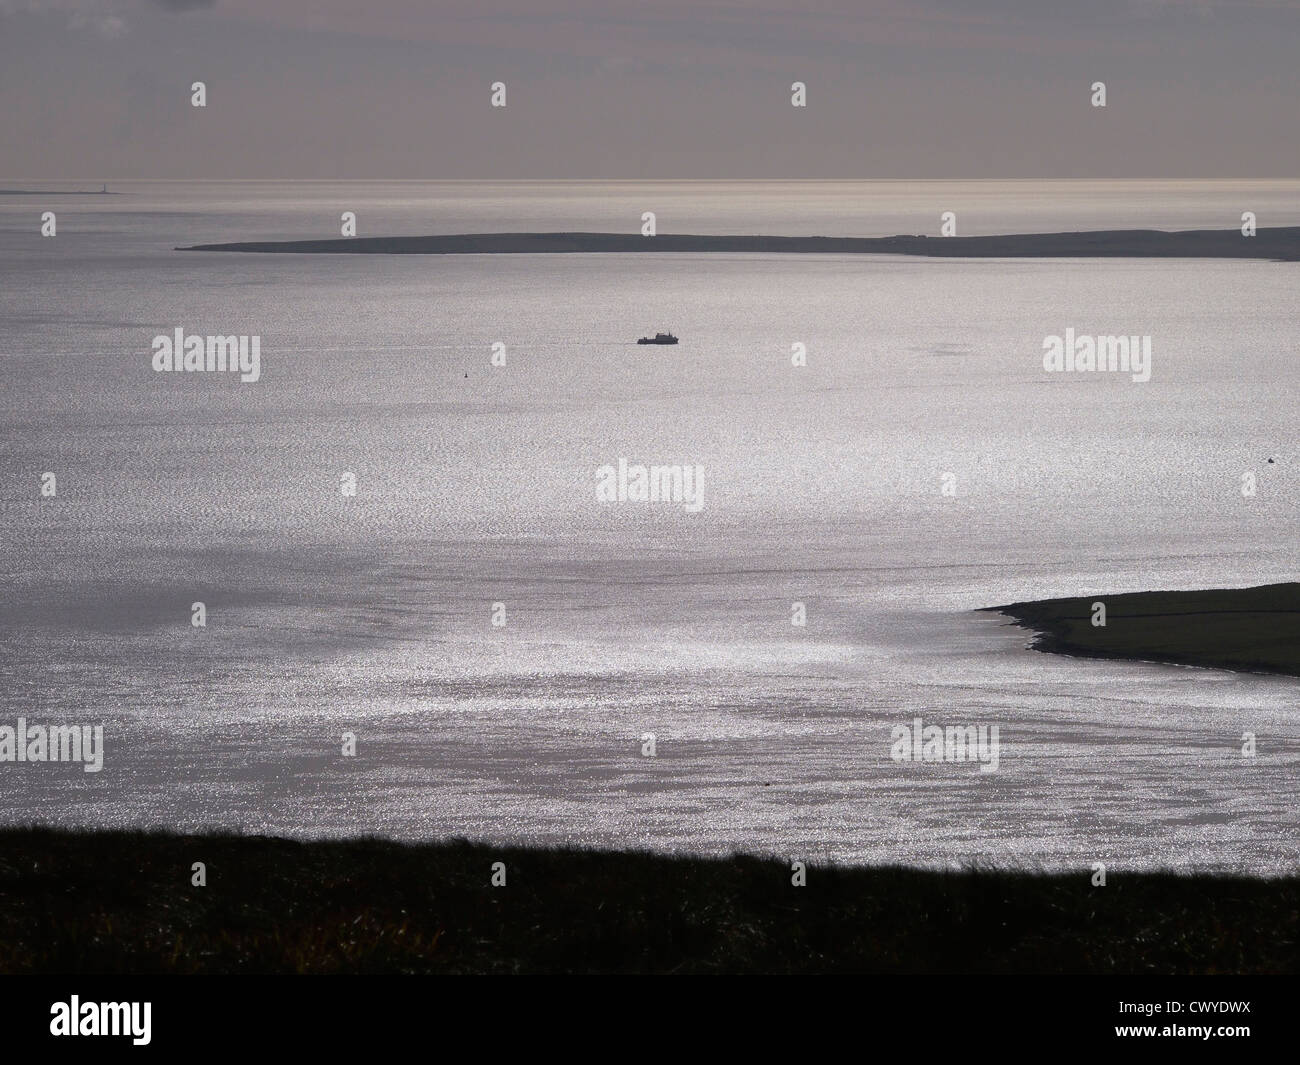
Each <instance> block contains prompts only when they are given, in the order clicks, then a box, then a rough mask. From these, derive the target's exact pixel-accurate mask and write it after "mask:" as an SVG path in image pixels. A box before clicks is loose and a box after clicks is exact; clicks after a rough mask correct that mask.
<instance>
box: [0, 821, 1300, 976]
mask: <svg viewBox="0 0 1300 1065" xmlns="http://www.w3.org/2000/svg"><path fill="white" fill-rule="evenodd" d="M196 862H202V863H203V864H204V866H205V875H206V883H205V884H204V885H201V886H199V885H195V884H194V883H193V879H194V874H193V867H194V863H196ZM496 863H503V864H504V874H503V875H504V876H505V883H504V884H498V885H496V886H494V885H493V883H492V879H493V875H494V871H497V872H500V871H499V870H494V865H496ZM1093 875H1094V874H1093V872H1092V871H1091V869H1088V868H1081V869H1079V870H1078V871H1076V872H1064V873H1042V872H1034V871H1016V870H1005V869H998V868H987V867H979V866H975V867H972V868H970V869H967V870H964V871H961V872H935V871H929V870H923V869H914V868H907V867H903V866H868V867H855V866H836V865H828V864H823V863H820V862H816V861H809V862H808V863H807V867H806V878H807V885H806V886H804V887H799V886H795V885H794V884H793V883H792V871H791V861H790V860H789V859H788V858H779V859H778V858H764V857H756V856H750V855H734V856H732V857H730V858H703V857H687V856H671V855H654V854H649V853H645V852H638V851H594V850H583V849H578V848H565V849H557V848H541V847H520V846H493V845H491V844H487V843H470V842H467V841H465V840H456V839H453V840H443V841H438V842H431V843H419V844H407V843H398V842H393V841H387V840H382V839H375V838H353V839H343V840H317V841H312V842H297V841H292V840H286V839H278V838H275V837H270V836H241V835H232V834H229V833H222V832H211V833H205V834H187V835H178V834H172V833H169V832H158V831H155V832H139V831H121V830H113V831H102V832H101V831H74V830H61V829H49V828H5V829H0V973H4V974H15V973H62V974H74V973H92V972H93V973H98V974H105V975H107V974H122V973H156V974H170V973H283V972H290V973H294V972H296V973H444V974H452V973H835V972H841V973H849V972H854V973H865V972H874V973H913V974H914V973H940V972H947V973H1061V972H1081V973H1082V972H1088V973H1139V972H1140V973H1167V974H1175V973H1223V972H1256V973H1278V972H1295V971H1300V956H1298V955H1297V953H1296V949H1295V936H1296V928H1297V920H1300V918H1298V917H1297V915H1300V877H1297V876H1285V877H1269V878H1264V877H1252V876H1247V875H1240V874H1209V873H1177V872H1172V871H1167V872H1159V871H1157V872H1128V871H1125V870H1122V869H1119V868H1116V869H1112V870H1111V871H1110V886H1107V887H1105V888H1098V887H1095V886H1094V884H1093ZM105 885H108V886H109V887H108V889H106V887H105Z"/></svg>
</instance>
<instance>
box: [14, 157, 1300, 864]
mask: <svg viewBox="0 0 1300 1065" xmlns="http://www.w3.org/2000/svg"><path fill="white" fill-rule="evenodd" d="M13 184H14V183H13V182H2V181H0V186H4V187H12V186H13ZM63 187H73V188H75V187H77V185H76V184H75V183H72V184H70V185H66V186H63ZM114 187H115V188H118V189H120V190H121V191H122V193H123V195H121V196H116V197H40V196H23V197H10V196H3V197H0V375H3V378H2V379H3V385H4V386H3V391H2V393H0V439H2V441H3V447H2V449H0V508H2V520H3V539H2V541H0V574H2V576H3V591H0V651H2V654H3V657H2V659H0V724H3V723H8V724H13V723H14V719H16V718H17V717H18V716H19V715H24V716H26V717H27V719H28V720H29V721H31V722H33V723H52V722H76V723H88V724H90V723H101V722H102V723H103V724H104V726H105V733H106V745H107V755H106V760H105V768H104V771H103V772H101V773H99V774H86V773H83V772H82V771H81V769H80V767H78V766H69V765H31V764H28V765H15V764H0V821H3V822H5V823H25V822H31V821H41V822H49V823H60V824H91V825H104V826H118V825H140V824H144V825H167V826H171V827H178V828H185V829H190V828H199V827H208V826H240V827H243V828H245V829H247V830H249V831H259V832H272V833H277V834H289V835H303V836H310V835H335V834H351V833H357V832H377V833H382V834H386V835H393V836H400V837H407V838H418V837H435V836H447V835H465V836H471V837H477V838H484V839H489V840H502V841H504V840H512V841H532V842H547V843H561V842H564V843H582V844H590V845H600V846H615V845H630V846H640V847H651V848H656V849H688V850H694V851H704V852H726V851H730V850H733V849H743V850H749V851H758V852H772V853H776V854H780V855H783V856H786V857H790V858H795V857H798V858H805V859H810V860H817V859H823V858H835V859H839V860H843V861H905V862H912V863H953V862H963V861H968V860H985V861H990V862H996V863H1000V864H1018V865H1044V866H1061V865H1080V864H1085V863H1089V862H1092V861H1106V862H1107V863H1108V864H1109V865H1110V866H1111V867H1112V868H1120V869H1122V868H1132V867H1149V866H1175V867H1180V868H1181V867H1188V866H1194V867H1198V868H1214V869H1247V870H1252V871H1258V872H1264V871H1280V870H1284V869H1285V870H1293V869H1294V867H1295V864H1296V860H1297V855H1298V852H1300V844H1298V832H1297V819H1296V814H1295V806H1294V797H1295V781H1296V774H1297V769H1298V768H1300V738H1297V733H1296V728H1295V720H1296V718H1295V715H1296V697H1297V683H1296V682H1295V681H1292V680H1285V679H1277V678H1264V677H1253V676H1244V675H1234V674H1229V673H1221V672H1215V671H1208V670H1194V669H1182V668H1174V667H1162V666H1154V665H1143V664H1120V663H1106V662H1087V661H1079V660H1071V659H1064V658H1057V657H1054V656H1046V655H1040V654H1035V653H1033V652H1029V651H1027V650H1025V649H1024V648H1025V642H1026V636H1025V634H1024V633H1023V632H1021V631H1020V630H1016V629H1012V628H1009V627H1007V626H1005V625H1004V624H1003V620H1002V619H1001V618H999V617H996V616H992V615H984V614H976V613H973V611H974V610H975V608H978V607H982V606H988V605H993V604H997V603H1003V602H1009V601H1013V600H1020V599H1028V598H1037V597H1043V596H1056V595H1083V594H1094V593H1103V592H1114V591H1129V590H1135V589H1141V588H1148V587H1170V588H1175V587H1188V588H1194V587H1208V586H1229V585H1243V584H1252V583H1263V582H1268V581H1277V580H1289V579H1294V577H1295V560H1296V550H1295V515H1296V500H1297V498H1298V490H1300V477H1298V476H1297V473H1296V470H1297V464H1300V453H1298V452H1297V449H1296V436H1297V434H1296V429H1295V426H1296V409H1297V395H1298V392H1297V385H1298V384H1300V361H1297V353H1296V348H1297V340H1296V338H1297V335H1298V326H1300V321H1298V320H1297V319H1298V317H1300V316H1298V314H1297V310H1296V301H1295V293H1296V290H1297V282H1298V281H1300V265H1297V264H1274V263H1266V262H1221V261H1220V262H1215V261H1197V260H1187V261H1150V262H1143V261H1129V260H1115V261H1103V260H1090V261H1071V260H1055V261H1041V262H1032V261H1001V260H992V261H990V260H983V261H975V260H970V261H966V260H941V261H934V262H930V261H924V260H917V259H891V258H888V257H835V256H801V257H788V258H782V257H779V256H757V255H754V256H750V255H710V256H680V257H674V256H669V255H647V256H637V257H618V256H585V255H575V256H517V257H493V256H465V257H437V256H430V257H423V256H407V257H392V258H388V257H381V256H373V257H372V256H355V257H352V256H347V257H338V258H335V257H324V256H274V257H271V256H238V255H203V254H197V253H191V254H182V253H178V252H173V251H172V250H171V249H172V248H173V247H174V246H175V245H177V244H186V243H193V242H198V241H219V240H235V239H277V238H290V237H312V236H327V235H334V234H337V231H338V229H337V219H338V216H339V214H340V212H341V211H343V210H354V211H356V212H357V213H358V216H359V227H360V232H361V233H362V234H363V235H375V234H379V233H418V232H427V233H435V232H464V231H475V230H486V229H497V230H523V229H533V230H546V229H589V230H608V229H620V230H635V229H636V228H638V227H639V219H640V214H641V212H642V211H644V210H654V211H656V213H657V214H658V219H659V228H660V231H661V232H669V231H678V232H682V231H685V232H769V233H790V234H797V233H828V234H841V233H842V234H861V235H879V234H887V233H894V232H935V231H937V226H938V214H939V212H940V211H943V210H955V211H957V212H958V217H959V227H960V231H961V232H963V233H995V232H1013V231H1021V232H1025V231H1049V230H1055V229H1070V228H1090V229H1102V228H1121V227H1129V226H1145V227H1154V228H1222V227H1228V226H1235V225H1237V224H1239V222H1238V220H1239V218H1240V214H1241V212H1242V211H1243V210H1254V211H1256V212H1257V213H1258V215H1259V217H1260V224H1261V225H1271V224H1288V225H1295V224H1300V195H1297V194H1298V193H1300V183H1297V182H1290V183H1281V182H1273V183H1248V184H1229V183H1213V182H1197V183H1104V182H1078V183H1074V182H1059V183H1047V184H1043V183H1016V182H1007V183H971V184H962V183H942V182H926V183H919V184H914V185H907V184H904V183H898V182H880V183H861V184H850V183H816V184H812V185H807V186H801V185H797V184H760V185H724V184H713V183H705V184H683V185H676V186H640V185H631V184H619V185H574V184H569V185H565V184H555V185H545V186H527V185H497V186H493V185H481V184H480V185H417V184H394V185H364V184H360V185H307V186H289V185H256V184H247V185H245V184H220V185H215V184H214V185H201V184H164V183H138V184H124V185H121V186H114ZM44 210H54V211H56V212H57V214H58V227H59V230H58V236H57V237H56V238H54V239H43V238H41V237H40V236H39V232H38V230H39V215H40V213H41V211H44ZM178 326H179V327H184V328H185V329H186V330H187V331H188V332H190V333H204V334H206V333H222V334H231V333H244V334H259V335H260V336H261V337H262V379H261V381H259V382H258V383H256V384H240V383H238V381H237V380H232V379H229V378H227V377H219V376H217V375H207V374H177V375H166V374H155V373H154V372H153V370H152V369H151V366H150V358H151V353H150V343H151V340H152V338H153V337H154V335H155V334H159V333H167V334H170V333H171V332H172V331H173V330H174V329H175V328H176V327H178ZM1067 327H1073V328H1075V329H1076V330H1077V331H1078V332H1080V333H1112V332H1113V333H1126V334H1127V333H1132V334H1149V335H1151V336H1152V338H1153V348H1154V368H1153V374H1152V380H1151V381H1150V382H1149V383H1147V384H1134V383H1132V382H1130V381H1129V380H1128V378H1127V377H1121V376H1119V375H1046V374H1044V373H1043V371H1042V365H1041V358H1042V342H1043V338H1044V336H1046V335H1048V334H1061V333H1063V332H1064V330H1065V329H1066V328H1067ZM665 328H671V329H672V330H673V331H675V332H676V333H677V334H678V335H679V336H681V337H682V343H681V344H680V345H679V346H677V347H675V348H663V349H653V348H652V349H647V348H643V347H642V348H639V347H638V346H637V345H636V344H635V343H634V341H635V338H636V337H637V336H639V335H641V334H643V333H645V332H647V331H654V330H655V329H665ZM494 341H501V342H503V343H504V344H506V346H507V365H506V366H505V367H497V368H494V367H492V366H491V365H490V362H489V359H490V355H491V345H492V343H493V342H494ZM795 342H799V343H803V344H805V345H806V346H807V352H808V365H807V366H806V367H801V368H796V367H792V366H791V364H790V350H791V344H792V343H795ZM1269 456H1274V457H1276V458H1277V462H1276V463H1275V464H1273V465H1266V459H1267V457H1269ZM620 457H625V458H627V459H628V460H629V461H630V462H645V463H683V464H699V465H702V466H704V467H705V471H706V473H705V507H704V509H703V510H702V511H701V512H700V513H698V514H690V513H686V512H685V511H684V510H683V508H681V507H680V506H670V505H659V506H646V505H637V504H632V503H627V504H621V505H604V504H601V503H600V502H599V501H598V500H597V498H596V493H595V483H596V479H595V470H596V469H597V467H599V466H602V465H604V464H606V463H611V464H617V462H618V460H619V458H620ZM47 470H48V471H54V472H56V474H57V476H58V496H57V498H55V499H46V500H42V499H41V498H40V491H39V490H40V477H41V474H42V473H43V472H44V471H47ZM1247 470H1254V471H1256V472H1257V473H1258V476H1259V490H1258V495H1257V496H1256V497H1255V498H1253V499H1244V498H1243V497H1242V495H1241V492H1240V490H1239V485H1240V477H1241V474H1242V473H1243V472H1244V471H1247ZM345 471H346V472H352V473H354V474H355V475H356V478H357V485H358V488H357V495H356V497H355V498H344V497H343V496H342V495H341V493H340V490H339V486H340V477H341V475H342V473H344V472H345ZM945 473H952V474H953V475H954V476H955V484H956V488H957V495H956V498H949V497H945V496H944V495H942V494H941V492H940V486H941V479H942V476H943V474H945ZM196 600H202V601H204V602H205V603H206V604H207V609H208V612H209V616H208V627H207V628H206V629H205V630H203V629H195V628H192V627H191V626H190V624H189V620H190V604H191V603H192V602H194V601H196ZM795 601H800V602H804V603H806V605H807V611H808V624H807V626H806V627H805V628H796V627H793V626H792V625H791V624H790V616H791V615H790V611H791V603H792V602H795ZM495 602H503V603H505V604H506V617H507V624H506V626H505V627H504V628H494V627H493V626H492V625H491V623H490V621H491V611H492V604H493V603H495ZM916 716H920V717H922V718H923V719H924V720H925V721H926V722H927V723H935V724H967V723H970V724H990V725H998V726H999V729H1000V735H1001V743H1002V752H1001V763H1000V767H999V770H998V772H996V773H990V774H981V773H979V772H977V771H976V769H975V768H974V767H973V766H971V765H969V764H967V765H938V766H936V765H908V764H901V765H900V764H897V763H895V762H893V761H892V760H891V759H890V756H889V751H890V729H891V728H892V727H893V726H894V725H898V724H904V723H908V722H910V721H911V719H912V718H914V717H916ZM344 731H352V732H355V733H356V735H357V738H358V754H357V756H356V757H355V758H350V759H345V758H342V757H340V752H339V747H340V739H339V737H340V735H341V733H343V732H344ZM1245 731H1254V732H1256V733H1257V735H1258V745H1259V752H1260V754H1259V757H1258V758H1256V759H1254V760H1246V759H1243V758H1242V757H1241V756H1240V753H1239V747H1240V737H1241V735H1242V733H1243V732H1245ZM647 732H650V733H654V734H655V735H656V737H657V752H658V753H657V757H655V758H653V759H651V758H644V757H642V756H641V740H640V737H641V736H642V734H643V733H647Z"/></svg>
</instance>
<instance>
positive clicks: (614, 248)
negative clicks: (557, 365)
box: [176, 227, 1300, 261]
mask: <svg viewBox="0 0 1300 1065" xmlns="http://www.w3.org/2000/svg"><path fill="white" fill-rule="evenodd" d="M176 250H177V251H245V252H282V253H293V252H296V253H313V254H336V255H366V254H369V255H538V254H547V255H550V254H564V253H574V252H587V253H592V252H598V253H621V254H628V253H644V252H672V253H678V254H682V253H708V252H748V253H756V254H802V255H926V256H946V257H959V258H977V259H1002V258H1065V259H1076V258H1097V257H1112V258H1132V259H1141V258H1184V259H1277V260H1284V261H1297V260H1300V227H1290V228H1275V229H1261V230H1259V231H1258V232H1257V233H1256V235H1255V236H1252V237H1245V236H1242V234H1241V232H1240V231H1239V230H1236V229H1227V230H1223V229H1198V230H1186V231H1183V232H1176V233H1166V232H1163V231H1161V230H1156V229H1116V230H1099V231H1085V232H1080V233H1016V234H1009V235H1006V236H992V237H926V236H897V237H766V236H726V235H718V236H710V235H701V234H689V233H663V234H660V235H658V236H654V237H643V236H641V235H640V234H636V233H458V234H449V235H446V236H425V237H335V238H332V239H329V240H274V241H239V242H235V243H228V244H196V245H193V246H191V247H187V248H177V249H176Z"/></svg>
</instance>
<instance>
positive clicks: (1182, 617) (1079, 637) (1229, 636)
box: [985, 583, 1300, 677]
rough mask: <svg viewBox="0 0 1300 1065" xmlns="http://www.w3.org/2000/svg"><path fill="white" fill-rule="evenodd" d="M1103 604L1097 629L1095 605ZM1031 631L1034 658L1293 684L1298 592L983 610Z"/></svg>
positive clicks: (1274, 588) (1299, 587) (1266, 589)
mask: <svg viewBox="0 0 1300 1065" xmlns="http://www.w3.org/2000/svg"><path fill="white" fill-rule="evenodd" d="M1097 603H1101V604H1104V608H1105V615H1104V616H1105V624H1104V625H1099V624H1095V623H1094V618H1095V617H1098V612H1097V609H1096V606H1095V604H1097ZM985 609H986V610H990V611H996V612H998V613H1002V614H1006V615H1007V616H1008V617H1011V618H1013V619H1014V620H1015V623H1016V624H1017V625H1020V626H1023V627H1024V628H1027V629H1032V630H1034V633H1035V636H1034V639H1033V642H1032V643H1031V644H1030V646H1031V647H1033V649H1034V650H1036V651H1049V652H1053V653H1055V654H1066V655H1080V656H1083V657H1086V658H1129V659H1138V660H1141V661H1146V662H1170V663H1175V664H1178V665H1185V666H1207V667H1212V668H1214V669H1232V670H1238V671H1242V672H1250V673H1282V674H1286V675H1287V676H1292V677H1296V676H1300V584H1295V583H1288V584H1264V585H1260V586H1259V587H1257V588H1222V589H1212V590H1209V591H1191V592H1128V593H1125V594H1123V595H1089V596H1083V597H1080V598H1075V599H1044V600H1042V601H1040V602H1030V603H1012V604H1010V605H1009V606H995V607H986V608H985Z"/></svg>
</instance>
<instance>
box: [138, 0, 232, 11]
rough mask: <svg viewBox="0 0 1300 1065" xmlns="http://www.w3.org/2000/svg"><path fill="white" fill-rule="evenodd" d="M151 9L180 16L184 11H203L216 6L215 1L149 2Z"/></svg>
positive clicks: (169, 0) (179, 0)
mask: <svg viewBox="0 0 1300 1065" xmlns="http://www.w3.org/2000/svg"><path fill="white" fill-rule="evenodd" d="M149 3H150V4H151V5H152V6H153V7H159V8H162V9H163V10H164V11H171V12H173V13H174V14H181V13H183V12H185V11H204V10H207V9H209V8H213V7H216V6H217V0H149Z"/></svg>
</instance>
